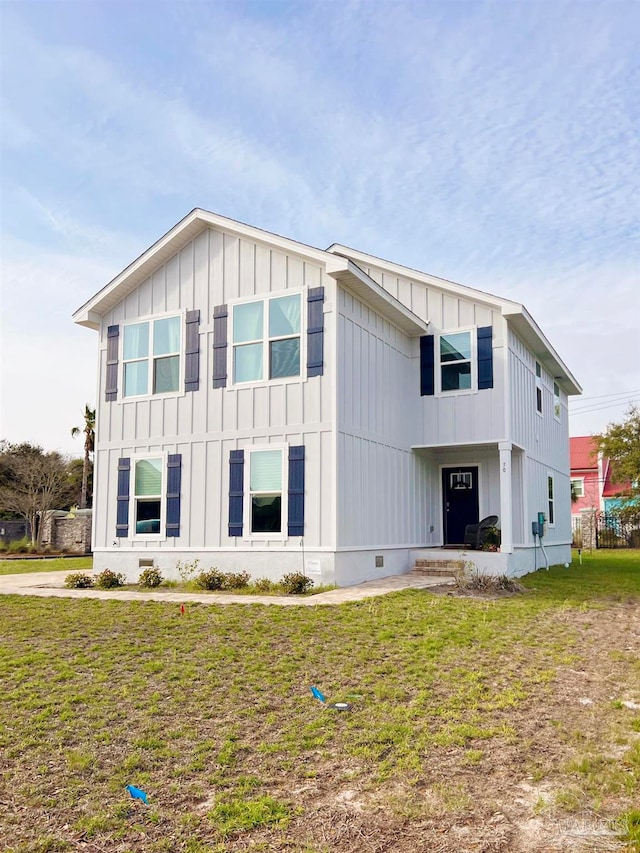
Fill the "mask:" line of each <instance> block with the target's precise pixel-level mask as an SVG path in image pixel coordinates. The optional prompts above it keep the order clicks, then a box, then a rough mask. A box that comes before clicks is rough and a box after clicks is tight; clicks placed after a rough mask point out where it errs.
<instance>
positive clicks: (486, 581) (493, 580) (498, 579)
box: [456, 572, 525, 592]
mask: <svg viewBox="0 0 640 853" xmlns="http://www.w3.org/2000/svg"><path fill="white" fill-rule="evenodd" d="M456 586H457V588H458V589H460V590H462V591H464V592H466V591H471V590H475V591H476V592H524V589H525V588H524V586H523V585H522V584H521V583H519V582H518V581H517V580H515V579H514V578H510V577H508V576H507V575H483V574H481V573H480V572H472V573H471V574H462V575H458V577H456Z"/></svg>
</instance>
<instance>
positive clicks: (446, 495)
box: [442, 466, 480, 545]
mask: <svg viewBox="0 0 640 853" xmlns="http://www.w3.org/2000/svg"><path fill="white" fill-rule="evenodd" d="M442 498H443V515H444V544H445V545H463V544H464V529H465V527H466V526H467V524H477V523H478V521H479V520H480V519H479V517H478V469H477V468H476V467H473V466H465V467H461V468H443V469H442Z"/></svg>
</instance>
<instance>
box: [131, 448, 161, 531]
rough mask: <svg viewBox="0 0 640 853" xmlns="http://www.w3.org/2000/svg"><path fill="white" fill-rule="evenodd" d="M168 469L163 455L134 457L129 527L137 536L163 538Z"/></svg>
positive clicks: (132, 460) (132, 458) (132, 462)
mask: <svg viewBox="0 0 640 853" xmlns="http://www.w3.org/2000/svg"><path fill="white" fill-rule="evenodd" d="M166 468H167V459H166V456H164V454H154V455H149V456H133V457H131V480H132V485H131V498H130V506H129V513H130V518H129V529H130V530H132V531H133V535H134V536H151V537H153V538H154V539H158V538H164V533H163V531H164V529H165V503H166V475H165V471H166Z"/></svg>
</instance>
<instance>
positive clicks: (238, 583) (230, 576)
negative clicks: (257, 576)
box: [223, 572, 251, 589]
mask: <svg viewBox="0 0 640 853" xmlns="http://www.w3.org/2000/svg"><path fill="white" fill-rule="evenodd" d="M250 579H251V575H250V574H249V572H225V573H224V586H223V589H245V588H246V587H248V586H249V580H250Z"/></svg>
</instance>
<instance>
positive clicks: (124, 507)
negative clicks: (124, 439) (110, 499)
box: [116, 457, 131, 537]
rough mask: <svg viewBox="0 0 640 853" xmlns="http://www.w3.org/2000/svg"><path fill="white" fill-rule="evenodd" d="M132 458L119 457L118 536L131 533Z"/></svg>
mask: <svg viewBox="0 0 640 853" xmlns="http://www.w3.org/2000/svg"><path fill="white" fill-rule="evenodd" d="M130 475H131V460H130V459H128V458H126V457H122V458H121V459H118V511H117V515H116V536H117V537H123V536H128V535H129V478H130Z"/></svg>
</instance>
